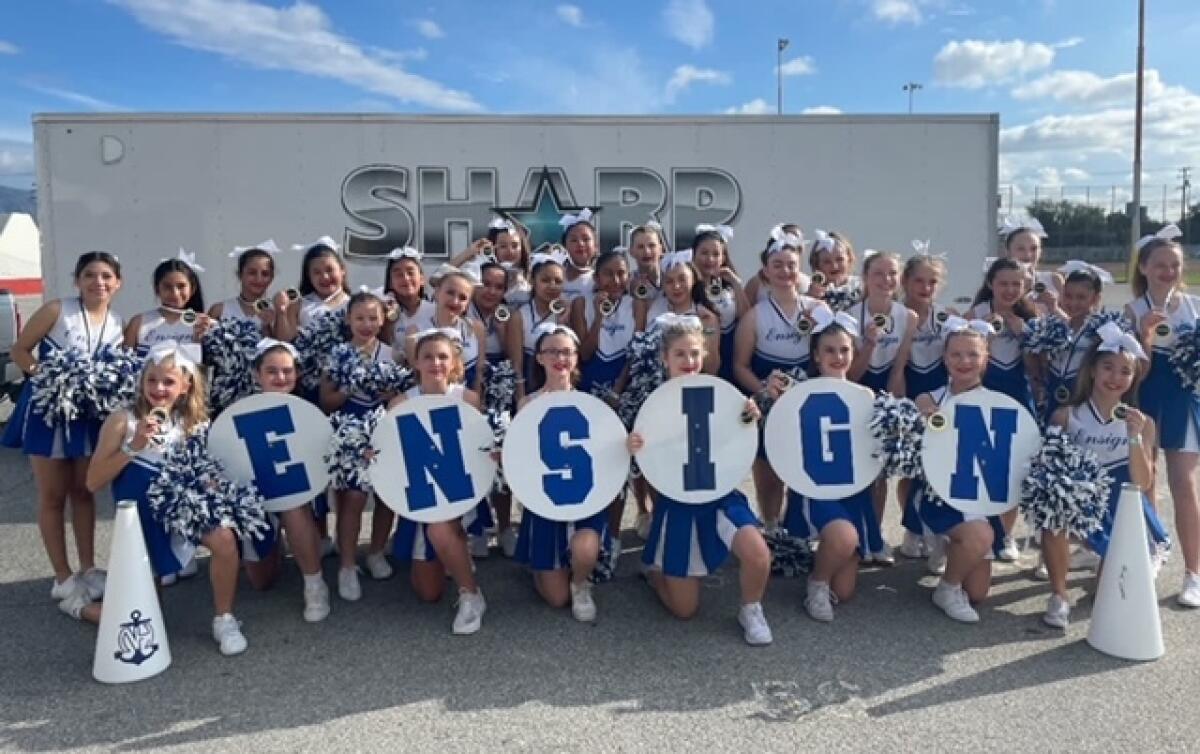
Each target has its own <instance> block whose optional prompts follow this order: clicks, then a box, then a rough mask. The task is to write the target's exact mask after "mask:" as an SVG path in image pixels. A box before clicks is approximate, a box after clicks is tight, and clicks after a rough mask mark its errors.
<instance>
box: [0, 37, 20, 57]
mask: <svg viewBox="0 0 1200 754" xmlns="http://www.w3.org/2000/svg"><path fill="white" fill-rule="evenodd" d="M20 51H21V48H19V47H17V46H16V45H15V44H13V43H12V42H6V41H4V40H3V39H0V55H16V54H17V53H18V52H20Z"/></svg>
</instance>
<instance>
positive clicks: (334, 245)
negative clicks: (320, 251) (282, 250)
mask: <svg viewBox="0 0 1200 754" xmlns="http://www.w3.org/2000/svg"><path fill="white" fill-rule="evenodd" d="M318 246H328V247H329V248H330V249H333V251H334V252H335V253H341V251H342V247H341V245H340V244H339V243H338V242H337V241H335V240H333V239H332V238H330V237H329V236H321V237H320V238H318V239H317V240H315V241H313V242H312V243H307V244H305V243H294V244H292V251H299V252H301V253H303V254H307V253H308V252H310V251H312V250H313V249H315V248H317V247H318Z"/></svg>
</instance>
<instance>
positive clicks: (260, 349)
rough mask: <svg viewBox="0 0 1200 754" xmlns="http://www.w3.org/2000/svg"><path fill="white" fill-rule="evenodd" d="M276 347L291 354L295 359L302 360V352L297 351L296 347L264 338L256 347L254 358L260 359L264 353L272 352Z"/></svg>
mask: <svg viewBox="0 0 1200 754" xmlns="http://www.w3.org/2000/svg"><path fill="white" fill-rule="evenodd" d="M276 346H279V347H281V348H283V349H284V350H285V351H287V352H288V353H290V354H291V355H292V358H293V359H298V358H300V352H299V351H297V350H296V347H295V346H293V345H292V344H291V343H288V342H286V341H282V340H275V339H274V338H263V339H262V340H260V341H258V343H256V344H255V345H254V358H255V359H258V358H260V357H261V356H262V355H263V354H264V353H266V352H267V351H270V350H271V349H272V348H275V347H276Z"/></svg>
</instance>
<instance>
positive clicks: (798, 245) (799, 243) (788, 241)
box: [767, 225, 804, 256]
mask: <svg viewBox="0 0 1200 754" xmlns="http://www.w3.org/2000/svg"><path fill="white" fill-rule="evenodd" d="M803 246H804V236H803V235H801V234H797V233H788V232H787V231H785V230H784V229H783V226H782V225H776V226H775V227H774V228H771V245H770V246H769V247H768V248H767V256H770V255H771V254H775V253H776V252H780V251H783V250H784V249H795V250H796V251H800V250H801V249H802V248H803Z"/></svg>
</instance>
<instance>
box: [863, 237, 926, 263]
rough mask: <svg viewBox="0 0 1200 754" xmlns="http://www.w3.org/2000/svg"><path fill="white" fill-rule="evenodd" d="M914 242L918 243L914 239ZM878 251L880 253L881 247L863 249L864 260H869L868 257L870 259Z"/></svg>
mask: <svg viewBox="0 0 1200 754" xmlns="http://www.w3.org/2000/svg"><path fill="white" fill-rule="evenodd" d="M913 243H916V242H915V241H914V242H913ZM878 253H879V249H863V253H862V258H863V261H864V262H865V261H867V260H868V259H870V258H871V257H873V256H875V255H876V254H878Z"/></svg>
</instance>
